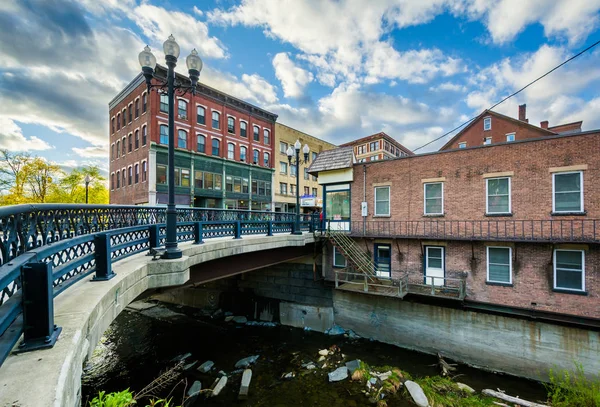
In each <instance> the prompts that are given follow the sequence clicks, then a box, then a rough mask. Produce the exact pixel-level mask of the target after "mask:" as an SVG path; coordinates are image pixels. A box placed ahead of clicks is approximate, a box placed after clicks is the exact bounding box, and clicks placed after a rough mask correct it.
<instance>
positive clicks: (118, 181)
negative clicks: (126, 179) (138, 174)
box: [117, 171, 121, 189]
mask: <svg viewBox="0 0 600 407" xmlns="http://www.w3.org/2000/svg"><path fill="white" fill-rule="evenodd" d="M119 188H121V171H117V189H119Z"/></svg>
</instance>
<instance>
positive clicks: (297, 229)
mask: <svg viewBox="0 0 600 407" xmlns="http://www.w3.org/2000/svg"><path fill="white" fill-rule="evenodd" d="M295 150H296V222H295V227H294V230H293V231H292V234H294V235H301V234H302V229H301V228H300V150H298V149H295Z"/></svg>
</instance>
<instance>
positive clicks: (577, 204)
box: [552, 171, 583, 213]
mask: <svg viewBox="0 0 600 407" xmlns="http://www.w3.org/2000/svg"><path fill="white" fill-rule="evenodd" d="M552 192H553V194H552V195H553V199H552V212H557V213H568V212H583V172H581V171H577V172H563V173H553V174H552Z"/></svg>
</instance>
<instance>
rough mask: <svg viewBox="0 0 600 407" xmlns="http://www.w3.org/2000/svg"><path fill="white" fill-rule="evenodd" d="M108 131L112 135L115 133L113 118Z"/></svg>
mask: <svg viewBox="0 0 600 407" xmlns="http://www.w3.org/2000/svg"><path fill="white" fill-rule="evenodd" d="M110 131H111V132H112V133H114V132H115V118H114V117H113V118H112V119H110Z"/></svg>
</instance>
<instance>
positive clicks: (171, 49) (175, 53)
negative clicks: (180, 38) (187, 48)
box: [163, 34, 179, 58]
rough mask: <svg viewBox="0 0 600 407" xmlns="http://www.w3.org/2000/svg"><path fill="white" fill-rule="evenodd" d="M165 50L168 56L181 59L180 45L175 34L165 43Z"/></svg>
mask: <svg viewBox="0 0 600 407" xmlns="http://www.w3.org/2000/svg"><path fill="white" fill-rule="evenodd" d="M163 50H164V51H165V55H166V56H172V57H175V58H179V44H177V42H176V41H175V37H173V34H171V35H169V38H168V39H167V40H166V41H165V42H164V44H163Z"/></svg>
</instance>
